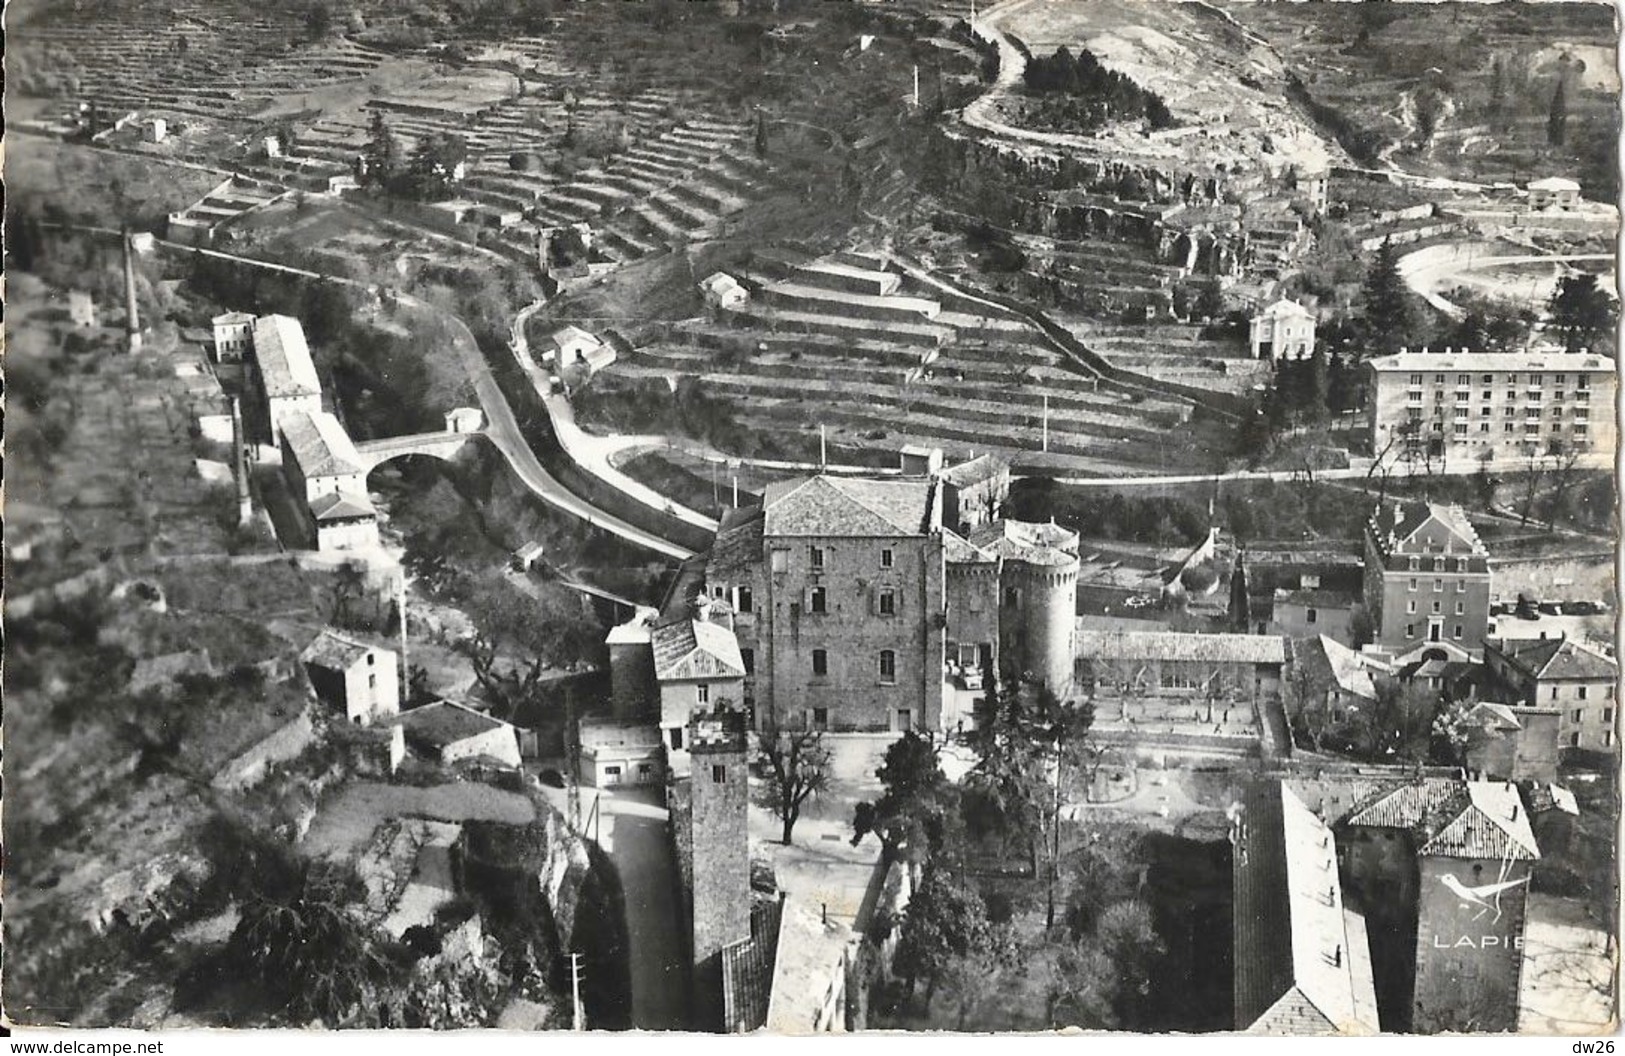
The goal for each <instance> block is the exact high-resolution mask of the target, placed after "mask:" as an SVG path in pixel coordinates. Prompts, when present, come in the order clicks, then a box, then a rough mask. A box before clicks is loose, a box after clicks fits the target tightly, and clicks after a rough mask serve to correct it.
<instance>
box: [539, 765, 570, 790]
mask: <svg viewBox="0 0 1625 1056" xmlns="http://www.w3.org/2000/svg"><path fill="white" fill-rule="evenodd" d="M536 780H538V781H540V782H541V783H542V784H544V785H546V786H547V787H549V788H563V787H564V775H563V774H561V773H559V772H558V771H557V770H555V769H553V768H552V767H547V768H546V769H545V770H542V771H540V772H539V773H538V774H537V775H536Z"/></svg>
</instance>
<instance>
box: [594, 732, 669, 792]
mask: <svg viewBox="0 0 1625 1056" xmlns="http://www.w3.org/2000/svg"><path fill="white" fill-rule="evenodd" d="M664 754H665V752H664V750H663V748H662V746H661V739H660V729H659V727H657V726H655V725H654V723H652V722H650V723H620V722H583V723H582V724H581V763H580V767H581V769H580V773H579V774H578V775H577V776H578V779H579V780H580V782H581V783H582V784H583V785H588V786H590V787H592V788H614V787H616V786H617V785H656V784H660V783H661V782H662V781H664V780H665V777H666V768H665V766H664V765H663V764H662V762H661V760H662V757H663V756H664Z"/></svg>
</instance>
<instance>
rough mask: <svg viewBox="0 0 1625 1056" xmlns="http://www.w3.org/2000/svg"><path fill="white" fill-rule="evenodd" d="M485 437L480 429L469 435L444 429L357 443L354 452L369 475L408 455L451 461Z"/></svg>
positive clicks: (468, 433)
mask: <svg viewBox="0 0 1625 1056" xmlns="http://www.w3.org/2000/svg"><path fill="white" fill-rule="evenodd" d="M484 436H485V431H484V430H483V429H482V430H477V431H472V432H452V431H450V430H444V431H441V432H435V433H408V434H407V435H405V436H390V437H385V438H384V439H382V440H358V441H356V445H355V449H356V453H357V454H359V455H360V456H361V460H362V464H363V465H364V466H365V468H366V471H367V472H368V473H371V472H372V471H373V470H375V469H377V468H378V467H379V466H381V465H383V464H384V463H385V462H388V461H389V460H390V459H392V458H404V457H405V456H407V455H428V456H429V457H430V458H438V459H442V460H444V461H450V460H451V459H453V458H455V457H456V456H457V453H458V452H459V451H461V450H462V449H463V448H464V447H465V446H467V445H468V443H469V442H470V441H472V440H474V439H476V438H483V437H484Z"/></svg>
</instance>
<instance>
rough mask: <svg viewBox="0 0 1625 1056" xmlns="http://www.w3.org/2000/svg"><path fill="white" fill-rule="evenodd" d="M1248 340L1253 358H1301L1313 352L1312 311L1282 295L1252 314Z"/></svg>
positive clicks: (1313, 324) (1313, 321)
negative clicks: (1255, 313)
mask: <svg viewBox="0 0 1625 1056" xmlns="http://www.w3.org/2000/svg"><path fill="white" fill-rule="evenodd" d="M1248 341H1249V343H1250V345H1251V346H1252V353H1253V358H1254V359H1280V358H1282V357H1283V356H1284V357H1286V358H1288V359H1303V358H1305V357H1307V356H1311V355H1314V352H1315V316H1314V313H1313V312H1311V311H1310V310H1309V309H1307V308H1305V307H1304V306H1303V305H1301V304H1299V303H1298V302H1297V301H1292V300H1287V299H1286V298H1284V297H1283V298H1282V299H1281V300H1279V301H1276V302H1275V303H1274V304H1272V305H1270V306H1269V307H1268V308H1265V309H1264V310H1263V311H1261V312H1259V313H1258V314H1257V315H1255V316H1253V318H1252V322H1251V323H1250V324H1249V327H1248Z"/></svg>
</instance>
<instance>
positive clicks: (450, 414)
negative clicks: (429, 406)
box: [446, 407, 485, 433]
mask: <svg viewBox="0 0 1625 1056" xmlns="http://www.w3.org/2000/svg"><path fill="white" fill-rule="evenodd" d="M484 428H485V414H484V413H483V412H482V411H481V410H480V409H479V408H478V407H455V408H453V409H452V410H449V411H447V412H446V432H448V433H477V432H479V431H480V430H481V429H484Z"/></svg>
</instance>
